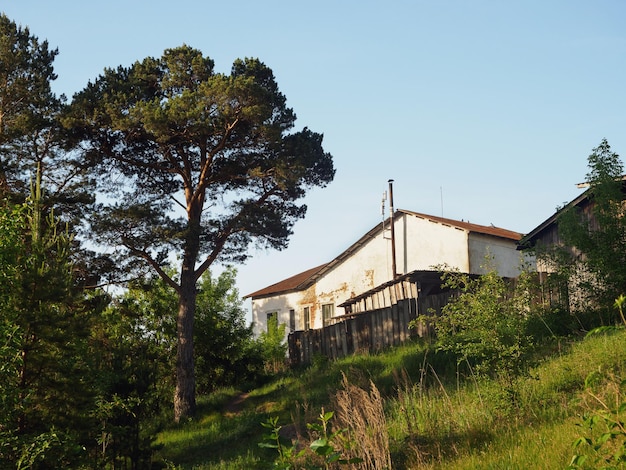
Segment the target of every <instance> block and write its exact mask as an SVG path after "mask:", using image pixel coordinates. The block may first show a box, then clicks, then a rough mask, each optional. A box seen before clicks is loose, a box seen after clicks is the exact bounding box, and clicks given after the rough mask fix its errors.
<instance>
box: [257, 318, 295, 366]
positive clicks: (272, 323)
mask: <svg viewBox="0 0 626 470" xmlns="http://www.w3.org/2000/svg"><path fill="white" fill-rule="evenodd" d="M286 328H287V325H285V324H284V323H279V322H278V318H277V317H276V316H271V317H269V318H268V319H267V331H263V332H262V333H261V335H260V336H259V339H258V340H257V341H258V343H259V345H260V348H261V354H262V356H263V360H264V361H265V370H266V372H271V373H276V372H280V371H282V370H284V368H285V360H286V358H287V348H288V346H287V343H285V330H286Z"/></svg>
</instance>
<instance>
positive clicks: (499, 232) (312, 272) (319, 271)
mask: <svg viewBox="0 0 626 470" xmlns="http://www.w3.org/2000/svg"><path fill="white" fill-rule="evenodd" d="M402 214H408V215H411V216H414V217H419V218H422V219H426V220H430V221H432V222H436V223H439V224H443V225H448V226H451V227H456V228H459V229H461V230H466V231H468V232H472V233H480V234H483V235H489V236H492V237H498V238H505V239H507V240H513V241H516V242H517V241H519V240H520V238H522V235H521V234H520V233H517V232H514V231H512V230H506V229H503V228H500V227H495V226H493V225H491V226H486V225H479V224H473V223H470V222H465V221H459V220H454V219H446V218H444V217H437V216H434V215H427V214H421V213H419V212H413V211H407V210H404V209H398V210H396V212H395V213H394V218H397V217H400V216H401V215H402ZM388 223H389V218H388V219H387V220H385V224H384V226H388ZM382 231H383V224H380V223H379V224H377V225H376V226H375V227H374V228H372V229H371V230H370V231H369V232H367V233H366V234H365V235H363V236H362V237H361V238H359V239H358V240H357V241H356V242H355V243H353V244H352V245H350V246H349V247H348V248H347V249H346V250H345V251H344V252H342V253H341V254H340V255H339V256H337V257H336V258H335V259H333V260H332V261H330V262H328V263H325V264H322V265H321V266H318V267H316V268H313V269H309V270H307V271H304V272H302V273H300V274H296V275H295V276H292V277H290V278H287V279H285V280H283V281H280V282H277V283H275V284H272V285H271V286H267V287H265V288H263V289H261V290H258V291H256V292H253V293H251V294H248V295H246V296H245V298H248V297H250V298H253V299H258V298H262V297H269V296H272V295H276V294H283V293H287V292H292V291H297V290H302V289H306V288H307V287H309V286H311V285H312V284H314V283H315V282H316V281H317V279H319V278H320V277H322V276H323V275H324V274H325V273H327V272H328V271H330V270H331V269H332V268H333V267H335V266H337V265H338V264H340V263H342V262H343V261H344V260H345V259H347V258H349V257H350V256H351V255H352V254H353V253H354V252H356V251H357V250H358V249H359V248H361V247H362V246H363V245H365V244H366V243H367V242H368V241H369V240H371V239H372V238H375V237H376V236H377V235H379V234H380V233H381V232H382Z"/></svg>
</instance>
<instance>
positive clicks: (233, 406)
mask: <svg viewBox="0 0 626 470" xmlns="http://www.w3.org/2000/svg"><path fill="white" fill-rule="evenodd" d="M248 396H249V394H248V393H245V392H244V393H240V394H239V395H237V396H236V397H234V398H233V399H232V400H231V401H230V402H229V403H228V404H227V405H226V408H225V409H224V412H225V413H226V414H232V415H234V414H237V413H240V412H241V410H242V409H243V404H244V402H245V401H246V400H247V399H248Z"/></svg>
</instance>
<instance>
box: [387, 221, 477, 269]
mask: <svg viewBox="0 0 626 470" xmlns="http://www.w3.org/2000/svg"><path fill="white" fill-rule="evenodd" d="M399 234H400V235H401V236H400V237H399V236H398V235H399ZM467 238H468V234H467V232H466V231H465V230H461V229H458V228H456V227H452V226H450V225H444V224H440V223H438V222H434V221H431V220H428V219H424V218H422V217H419V216H415V215H411V214H405V215H404V217H402V218H401V219H400V220H398V222H397V223H396V258H397V260H398V261H397V264H398V271H399V274H404V273H408V272H411V271H415V270H417V269H419V270H430V269H433V268H434V267H436V266H441V265H447V266H448V267H450V268H455V269H458V270H459V271H463V272H467V271H468V270H469V268H470V262H469V257H468V249H467V246H468V242H467Z"/></svg>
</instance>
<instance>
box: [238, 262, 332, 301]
mask: <svg viewBox="0 0 626 470" xmlns="http://www.w3.org/2000/svg"><path fill="white" fill-rule="evenodd" d="M326 264H328V263H326ZM326 264H322V265H321V266H317V267H316V268H311V269H308V270H306V271H304V272H301V273H299V274H296V275H295V276H291V277H289V278H287V279H284V280H282V281H280V282H277V283H275V284H272V285H271V286H267V287H264V288H263V289H261V290H258V291H256V292H253V293H252V294H248V295H246V296H245V297H244V298H247V297H251V298H253V299H258V298H260V297H267V296H270V295H274V294H281V293H286V292H290V291H296V290H300V289H303V288H304V286H303V285H304V284H307V281H308V280H309V279H310V278H311V276H313V275H314V274H316V273H317V272H318V271H320V270H321V269H322V268H324V267H325V266H326Z"/></svg>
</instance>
